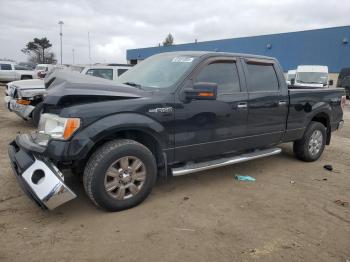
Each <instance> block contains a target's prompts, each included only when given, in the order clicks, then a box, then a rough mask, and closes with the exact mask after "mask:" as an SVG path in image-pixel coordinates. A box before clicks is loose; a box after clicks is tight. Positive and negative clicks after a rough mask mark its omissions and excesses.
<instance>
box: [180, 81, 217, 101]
mask: <svg viewBox="0 0 350 262" xmlns="http://www.w3.org/2000/svg"><path fill="white" fill-rule="evenodd" d="M217 89H218V84H216V83H209V82H197V83H194V84H193V87H192V88H187V89H185V97H186V99H188V100H215V99H216V96H217Z"/></svg>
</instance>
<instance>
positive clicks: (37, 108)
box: [32, 102, 43, 127]
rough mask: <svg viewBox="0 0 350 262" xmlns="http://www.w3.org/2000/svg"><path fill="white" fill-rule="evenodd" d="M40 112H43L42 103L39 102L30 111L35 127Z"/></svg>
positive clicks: (37, 123) (38, 120)
mask: <svg viewBox="0 0 350 262" xmlns="http://www.w3.org/2000/svg"><path fill="white" fill-rule="evenodd" d="M42 112H43V103H42V102H41V103H39V104H37V105H36V106H35V108H34V110H33V112H32V120H33V123H34V125H35V126H36V127H37V126H38V125H39V122H40V117H41V114H42Z"/></svg>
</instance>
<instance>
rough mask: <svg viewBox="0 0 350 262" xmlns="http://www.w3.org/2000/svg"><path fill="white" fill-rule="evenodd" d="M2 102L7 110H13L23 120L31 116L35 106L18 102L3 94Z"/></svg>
mask: <svg viewBox="0 0 350 262" xmlns="http://www.w3.org/2000/svg"><path fill="white" fill-rule="evenodd" d="M4 102H5V106H6V108H7V109H8V110H9V111H11V112H15V113H16V114H17V115H18V116H20V117H22V118H23V119H25V120H29V119H30V118H31V114H32V112H33V110H34V108H35V106H32V105H21V104H18V103H17V99H15V98H12V97H11V96H5V98H4Z"/></svg>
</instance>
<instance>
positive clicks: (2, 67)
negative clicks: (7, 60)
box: [0, 64, 12, 70]
mask: <svg viewBox="0 0 350 262" xmlns="http://www.w3.org/2000/svg"><path fill="white" fill-rule="evenodd" d="M0 67H1V70H12V67H11V65H10V64H0Z"/></svg>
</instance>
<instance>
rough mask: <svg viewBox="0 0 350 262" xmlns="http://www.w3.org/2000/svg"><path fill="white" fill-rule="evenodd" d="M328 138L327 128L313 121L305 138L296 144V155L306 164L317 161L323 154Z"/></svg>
mask: <svg viewBox="0 0 350 262" xmlns="http://www.w3.org/2000/svg"><path fill="white" fill-rule="evenodd" d="M326 137H327V133H326V127H325V126H324V125H323V124H322V123H320V122H314V121H312V122H311V123H310V124H309V126H308V128H307V129H306V131H305V133H304V136H303V138H302V139H300V140H297V141H295V142H294V144H293V151H294V155H295V156H296V158H298V159H300V160H302V161H305V162H313V161H316V160H317V159H319V158H320V156H321V155H322V153H323V150H324V148H325V145H326Z"/></svg>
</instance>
